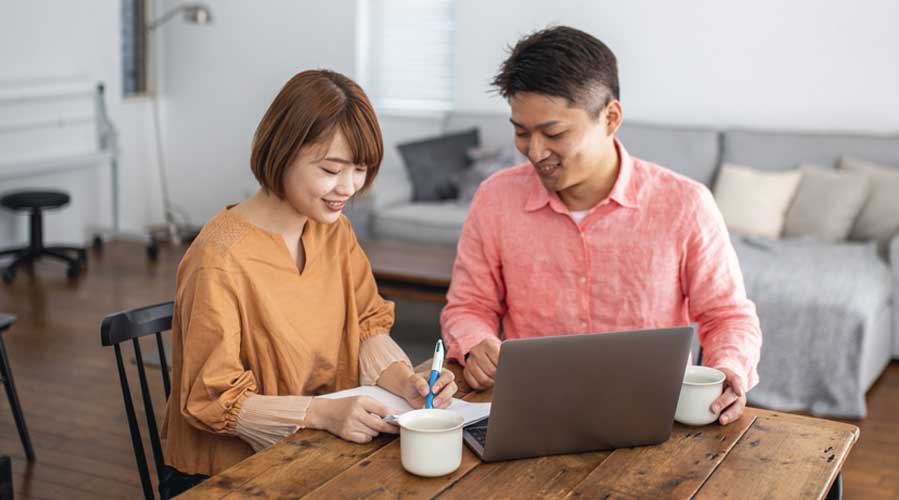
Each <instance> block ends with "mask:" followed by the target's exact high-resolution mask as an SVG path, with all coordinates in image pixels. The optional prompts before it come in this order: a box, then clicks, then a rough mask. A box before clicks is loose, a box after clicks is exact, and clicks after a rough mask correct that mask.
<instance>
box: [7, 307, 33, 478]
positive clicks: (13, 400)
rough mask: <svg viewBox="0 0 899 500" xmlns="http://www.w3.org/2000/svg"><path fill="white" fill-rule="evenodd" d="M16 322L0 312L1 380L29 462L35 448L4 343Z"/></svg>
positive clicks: (12, 317) (10, 316)
mask: <svg viewBox="0 0 899 500" xmlns="http://www.w3.org/2000/svg"><path fill="white" fill-rule="evenodd" d="M15 322H16V317H15V316H13V315H11V314H3V313H0V380H2V381H3V386H4V388H5V389H6V397H7V399H9V406H10V408H12V415H13V419H15V421H16V429H17V430H18V431H19V439H21V440H22V447H23V448H25V456H26V457H28V461H29V462H34V448H32V446H31V436H30V435H29V434H28V426H26V425H25V414H23V413H22V405H21V404H20V403H19V394H18V393H17V392H16V384H15V382H14V381H13V378H12V368H11V367H10V366H9V358H8V357H7V356H6V344H4V343H3V332H5V331H6V330H8V329H9V327H11V326H12V324H13V323H15Z"/></svg>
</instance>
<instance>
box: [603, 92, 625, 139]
mask: <svg viewBox="0 0 899 500" xmlns="http://www.w3.org/2000/svg"><path fill="white" fill-rule="evenodd" d="M605 115H606V116H605V120H606V133H607V134H608V135H609V136H612V135H615V132H618V129H619V128H620V127H621V122H622V120H624V110H623V109H621V102H619V101H618V99H612V102H610V103H609V104H608V105H607V106H606V111H605Z"/></svg>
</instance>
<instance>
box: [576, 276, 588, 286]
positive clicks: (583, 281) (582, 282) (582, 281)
mask: <svg viewBox="0 0 899 500" xmlns="http://www.w3.org/2000/svg"><path fill="white" fill-rule="evenodd" d="M578 281H580V282H581V284H582V285H583V284H584V283H586V282H587V278H585V277H583V276H581V278H580V279H579V280H578Z"/></svg>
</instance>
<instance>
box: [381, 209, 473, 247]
mask: <svg viewBox="0 0 899 500" xmlns="http://www.w3.org/2000/svg"><path fill="white" fill-rule="evenodd" d="M467 214H468V205H467V204H460V203H456V202H455V201H444V202H416V203H408V204H404V205H397V206H393V207H388V208H384V209H381V210H378V211H377V212H375V214H374V215H373V216H372V232H373V233H374V236H375V237H376V238H383V239H393V240H404V241H415V242H419V243H434V244H449V245H455V244H456V243H457V242H458V241H459V236H460V235H461V234H462V225H463V224H464V223H465V216H466V215H467Z"/></svg>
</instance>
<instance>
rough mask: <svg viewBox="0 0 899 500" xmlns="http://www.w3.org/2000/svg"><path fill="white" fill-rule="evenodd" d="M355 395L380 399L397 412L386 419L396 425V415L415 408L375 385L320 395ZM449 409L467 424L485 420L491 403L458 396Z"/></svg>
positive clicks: (328, 396) (333, 396) (332, 397)
mask: <svg viewBox="0 0 899 500" xmlns="http://www.w3.org/2000/svg"><path fill="white" fill-rule="evenodd" d="M354 396H368V397H370V398H374V399H376V400H378V401H380V402H381V403H383V404H384V405H385V406H387V407H388V408H391V409H393V411H395V412H396V414H395V415H391V416H390V417H387V418H385V419H384V420H386V421H387V422H390V423H391V424H394V425H396V423H397V421H396V417H398V416H400V415H402V414H403V413H406V412H407V411H412V410H414V408H412V407H411V406H409V403H407V402H406V400H405V399H403V398H401V397H399V396H397V395H395V394H393V393H391V392H389V391H387V390H385V389H382V388H380V387H378V386H374V385H363V386H360V387H355V388H353V389H347V390H345V391H338V392H332V393H331V394H323V395H321V396H318V397H320V398H328V399H339V398H349V397H354ZM447 409H448V410H450V411H454V412H456V413H458V414H459V415H462V417H463V418H464V419H465V425H468V424H470V423H473V422H477V421H479V420H483V419H485V418H487V417H488V416H489V415H490V403H470V402H468V401H463V400H461V399H457V398H453V402H452V403H451V404H450V406H449V408H447Z"/></svg>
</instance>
